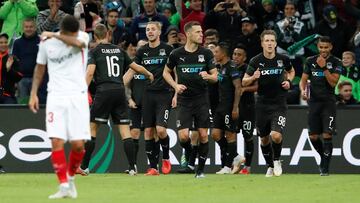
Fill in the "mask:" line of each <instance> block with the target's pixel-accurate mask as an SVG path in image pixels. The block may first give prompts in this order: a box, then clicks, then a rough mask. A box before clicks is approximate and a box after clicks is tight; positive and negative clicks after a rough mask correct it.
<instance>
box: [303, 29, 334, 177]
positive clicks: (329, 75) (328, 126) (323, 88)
mask: <svg viewBox="0 0 360 203" xmlns="http://www.w3.org/2000/svg"><path fill="white" fill-rule="evenodd" d="M332 47H333V46H332V43H331V40H330V38H329V37H327V36H322V37H320V38H319V41H318V43H317V48H318V50H319V54H318V55H315V56H312V57H309V58H307V59H306V62H305V66H304V72H303V74H302V77H301V82H300V90H301V95H302V98H303V99H305V100H309V101H308V104H309V114H308V125H309V137H310V140H311V143H312V145H313V146H314V148H315V149H316V151H317V152H318V153H319V155H320V157H321V162H320V175H321V176H328V175H329V164H330V160H331V156H332V150H333V144H332V135H333V133H334V131H335V119H336V97H335V91H334V89H335V86H336V84H337V82H338V80H339V77H340V74H341V60H340V59H338V58H336V57H335V56H333V55H331V53H330V52H331V49H332ZM308 79H309V80H310V81H311V85H310V92H308V90H307V89H308V88H307V81H308ZM310 95H311V96H310ZM309 97H310V98H309ZM320 135H322V138H323V140H324V142H322V140H321V138H320Z"/></svg>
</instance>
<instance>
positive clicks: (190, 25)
mask: <svg viewBox="0 0 360 203" xmlns="http://www.w3.org/2000/svg"><path fill="white" fill-rule="evenodd" d="M197 25H198V26H201V25H200V23H199V22H197V21H190V22H188V23H186V24H185V26H184V31H185V32H187V31H189V30H190V29H191V28H192V27H193V26H197Z"/></svg>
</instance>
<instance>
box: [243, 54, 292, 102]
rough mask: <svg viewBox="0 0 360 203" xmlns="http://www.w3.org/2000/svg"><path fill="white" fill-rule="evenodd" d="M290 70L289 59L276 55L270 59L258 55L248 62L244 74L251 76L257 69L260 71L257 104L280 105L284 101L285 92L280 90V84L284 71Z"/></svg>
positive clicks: (283, 77)
mask: <svg viewBox="0 0 360 203" xmlns="http://www.w3.org/2000/svg"><path fill="white" fill-rule="evenodd" d="M291 68H292V65H291V62H290V59H289V58H288V57H287V56H284V55H281V54H277V53H276V55H275V57H274V58H272V59H268V58H266V57H265V56H264V54H263V53H260V54H258V55H256V56H255V57H254V58H252V59H251V60H250V62H249V65H248V68H247V70H246V73H247V74H248V75H250V76H252V75H253V74H254V72H255V71H256V70H257V69H259V71H260V78H259V79H258V85H259V86H258V95H259V100H258V101H259V102H266V103H280V102H283V101H284V100H286V94H287V91H286V90H285V89H283V88H282V85H281V83H282V82H283V81H284V80H285V71H290V70H291Z"/></svg>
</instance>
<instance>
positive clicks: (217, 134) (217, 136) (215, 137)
mask: <svg viewBox="0 0 360 203" xmlns="http://www.w3.org/2000/svg"><path fill="white" fill-rule="evenodd" d="M211 137H212V139H213V140H215V141H219V140H220V139H221V132H220V131H217V130H213V132H212V133H211Z"/></svg>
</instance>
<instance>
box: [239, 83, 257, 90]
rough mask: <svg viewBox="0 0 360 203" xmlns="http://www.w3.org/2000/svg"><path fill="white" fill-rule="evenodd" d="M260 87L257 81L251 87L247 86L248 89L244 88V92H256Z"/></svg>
mask: <svg viewBox="0 0 360 203" xmlns="http://www.w3.org/2000/svg"><path fill="white" fill-rule="evenodd" d="M258 87H259V85H258V83H257V81H255V82H254V83H252V84H251V85H250V86H247V87H244V86H243V87H242V92H256V91H257V89H258Z"/></svg>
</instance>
